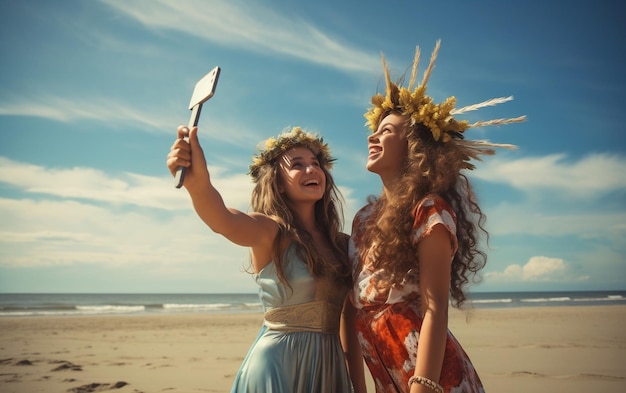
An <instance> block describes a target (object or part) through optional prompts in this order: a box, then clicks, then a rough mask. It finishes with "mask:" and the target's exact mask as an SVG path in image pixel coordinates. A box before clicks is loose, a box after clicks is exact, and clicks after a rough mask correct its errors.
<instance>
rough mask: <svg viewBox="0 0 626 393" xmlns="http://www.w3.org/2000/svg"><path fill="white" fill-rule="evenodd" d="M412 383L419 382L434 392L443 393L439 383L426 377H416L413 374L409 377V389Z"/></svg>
mask: <svg viewBox="0 0 626 393" xmlns="http://www.w3.org/2000/svg"><path fill="white" fill-rule="evenodd" d="M414 383H419V384H420V385H424V386H426V387H427V388H429V389H431V390H432V391H434V392H435V393H443V387H442V386H441V385H439V384H438V383H437V382H435V381H433V380H432V379H428V378H425V377H416V376H415V375H414V376H412V377H411V378H409V389H411V385H413V384H414Z"/></svg>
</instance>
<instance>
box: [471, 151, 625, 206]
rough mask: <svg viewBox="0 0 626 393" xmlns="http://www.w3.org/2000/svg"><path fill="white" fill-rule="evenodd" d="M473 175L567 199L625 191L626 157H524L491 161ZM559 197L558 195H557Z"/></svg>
mask: <svg viewBox="0 0 626 393" xmlns="http://www.w3.org/2000/svg"><path fill="white" fill-rule="evenodd" d="M472 175H473V176H475V177H477V178H479V179H483V180H486V181H490V182H496V183H503V184H508V185H511V186H513V187H515V188H517V189H518V190H520V191H523V192H530V191H541V190H544V191H551V192H552V191H555V190H559V191H561V192H563V193H564V194H563V195H566V196H567V198H584V197H587V196H589V195H595V196H598V195H603V194H605V193H608V192H611V191H615V190H623V189H626V157H624V156H621V155H617V154H606V153H604V154H589V155H587V156H585V157H582V158H580V159H577V160H576V159H569V158H568V157H567V156H566V155H565V154H551V155H547V156H544V157H525V158H520V159H517V160H511V161H503V160H502V159H494V160H488V162H487V163H485V164H481V165H480V170H478V171H476V173H473V174H472ZM554 196H555V197H556V198H558V197H559V193H555V195H554Z"/></svg>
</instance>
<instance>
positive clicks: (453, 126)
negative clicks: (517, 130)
mask: <svg viewBox="0 0 626 393" xmlns="http://www.w3.org/2000/svg"><path fill="white" fill-rule="evenodd" d="M440 44H441V40H437V43H436V45H435V49H434V50H433V53H432V55H431V57H430V63H429V64H428V68H426V70H425V71H424V76H423V78H422V82H421V83H420V84H419V85H417V86H416V87H415V88H413V86H414V85H415V81H416V78H417V68H418V65H419V61H420V49H419V47H417V48H416V50H415V58H414V60H413V68H412V70H411V78H410V80H409V84H408V86H407V87H402V86H398V85H397V84H395V83H393V82H391V78H390V77H389V67H388V66H387V62H386V61H385V57H384V56H383V57H382V63H383V70H384V72H385V84H386V95H385V96H383V95H382V94H380V93H377V94H376V95H375V96H373V97H372V105H373V107H372V108H370V109H369V110H368V111H367V112H366V113H365V115H364V116H365V118H366V119H367V122H366V123H365V124H366V125H368V126H369V127H370V129H371V130H372V132H376V131H377V130H378V126H379V125H380V122H381V121H382V119H383V116H385V115H387V114H388V113H389V112H398V113H400V114H402V115H405V116H409V117H410V119H411V125H415V124H423V125H424V126H426V127H427V128H428V129H429V130H430V132H431V133H432V136H433V139H434V140H435V141H437V142H441V143H453V144H455V145H457V146H458V148H459V149H463V151H462V153H463V154H464V156H465V160H464V168H466V169H474V165H473V164H471V163H470V162H469V160H470V159H472V158H473V159H478V156H479V155H482V154H493V153H494V150H493V149H492V148H494V147H503V148H509V149H512V148H515V146H513V145H507V144H496V143H491V142H489V141H479V140H475V141H470V140H465V139H464V136H463V133H464V132H465V130H467V129H468V128H475V127H483V126H490V125H497V124H508V123H517V122H522V121H524V120H526V116H520V117H515V118H509V119H494V120H486V121H477V122H475V123H471V124H470V123H469V122H468V121H467V120H456V119H455V118H454V117H453V116H455V115H460V114H463V113H466V112H470V111H474V110H477V109H480V108H483V107H487V106H494V105H498V104H501V103H504V102H507V101H511V100H513V97H512V96H510V97H500V98H494V99H491V100H487V101H484V102H481V103H478V104H474V105H469V106H465V107H463V108H459V109H455V108H454V106H455V105H456V98H455V97H454V96H452V97H448V98H447V99H445V100H444V101H443V102H441V103H439V104H436V103H434V102H433V99H432V98H431V97H429V96H427V95H426V84H427V83H428V79H429V78H430V74H431V72H432V70H433V68H434V66H435V60H436V59H437V54H438V52H439V46H440Z"/></svg>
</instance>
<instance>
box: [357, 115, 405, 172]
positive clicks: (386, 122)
mask: <svg viewBox="0 0 626 393" xmlns="http://www.w3.org/2000/svg"><path fill="white" fill-rule="evenodd" d="M405 124H406V119H405V117H403V116H401V115H400V114H397V113H390V114H389V115H387V116H386V117H385V118H384V119H383V120H382V121H381V122H380V125H379V126H378V130H377V131H376V132H375V133H373V134H372V135H370V136H369V137H368V138H367V149H368V152H369V154H368V156H367V165H366V168H367V170H368V171H370V172H373V173H376V174H378V175H379V176H380V177H381V178H382V179H383V180H385V179H393V178H396V177H398V176H399V175H400V172H401V170H402V166H403V164H404V160H405V158H406V155H407V152H408V144H407V140H406V137H405V132H404V126H405Z"/></svg>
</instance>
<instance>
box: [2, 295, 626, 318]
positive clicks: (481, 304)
mask: <svg viewBox="0 0 626 393" xmlns="http://www.w3.org/2000/svg"><path fill="white" fill-rule="evenodd" d="M469 296H470V299H471V304H470V302H467V305H468V306H471V307H474V308H512V307H545V306H597V305H613V304H621V305H624V304H626V291H585V292H582V291H581V292H475V293H470V295H469ZM246 312H262V307H261V303H260V302H259V298H258V296H257V294H254V293H253V294H117V293H116V294H110V293H109V294H93V293H88V294H79V293H66V294H59V293H53V294H46V293H0V318H2V317H29V316H81V315H84V316H87V315H125V314H126V315H142V314H190V313H205V314H207V313H246Z"/></svg>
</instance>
